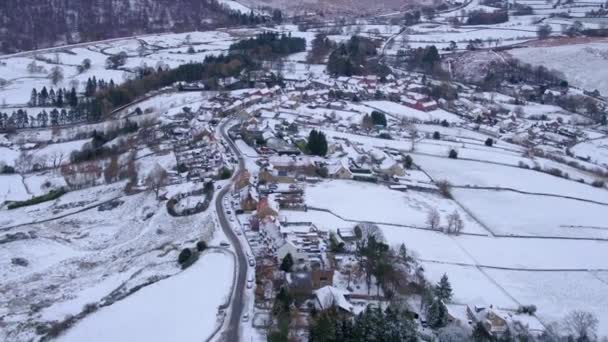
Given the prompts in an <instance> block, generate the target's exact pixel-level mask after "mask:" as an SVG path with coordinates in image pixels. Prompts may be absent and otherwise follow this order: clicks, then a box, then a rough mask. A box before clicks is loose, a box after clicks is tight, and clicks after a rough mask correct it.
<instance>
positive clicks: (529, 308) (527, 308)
mask: <svg viewBox="0 0 608 342" xmlns="http://www.w3.org/2000/svg"><path fill="white" fill-rule="evenodd" d="M517 313H519V314H528V315H530V316H531V315H534V313H536V305H520V306H519V307H518V308H517Z"/></svg>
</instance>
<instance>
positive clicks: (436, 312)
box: [426, 298, 448, 329]
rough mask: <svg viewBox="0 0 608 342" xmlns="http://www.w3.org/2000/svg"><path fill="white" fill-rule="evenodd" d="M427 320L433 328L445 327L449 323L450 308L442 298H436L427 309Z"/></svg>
mask: <svg viewBox="0 0 608 342" xmlns="http://www.w3.org/2000/svg"><path fill="white" fill-rule="evenodd" d="M426 320H427V322H428V324H429V326H430V327H431V328H433V329H438V328H442V327H445V326H446V325H447V324H448V309H447V308H446V307H445V304H443V302H442V301H441V299H439V298H436V299H435V300H434V301H433V303H432V304H431V306H429V308H428V310H427V315H426Z"/></svg>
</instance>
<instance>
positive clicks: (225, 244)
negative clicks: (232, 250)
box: [220, 241, 230, 247]
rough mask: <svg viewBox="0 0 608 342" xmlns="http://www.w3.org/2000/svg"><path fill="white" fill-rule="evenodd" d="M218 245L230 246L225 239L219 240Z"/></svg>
mask: <svg viewBox="0 0 608 342" xmlns="http://www.w3.org/2000/svg"><path fill="white" fill-rule="evenodd" d="M220 246H222V247H228V246H230V244H229V243H228V242H226V241H222V242H220Z"/></svg>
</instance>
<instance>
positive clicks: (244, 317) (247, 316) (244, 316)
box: [243, 313, 249, 322]
mask: <svg viewBox="0 0 608 342" xmlns="http://www.w3.org/2000/svg"><path fill="white" fill-rule="evenodd" d="M243 322H249V313H246V314H244V315H243Z"/></svg>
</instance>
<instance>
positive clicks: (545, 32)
mask: <svg viewBox="0 0 608 342" xmlns="http://www.w3.org/2000/svg"><path fill="white" fill-rule="evenodd" d="M551 32H553V29H552V28H551V25H549V24H544V25H539V26H538V27H537V28H536V35H537V36H538V39H541V40H542V39H547V38H549V36H551Z"/></svg>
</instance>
